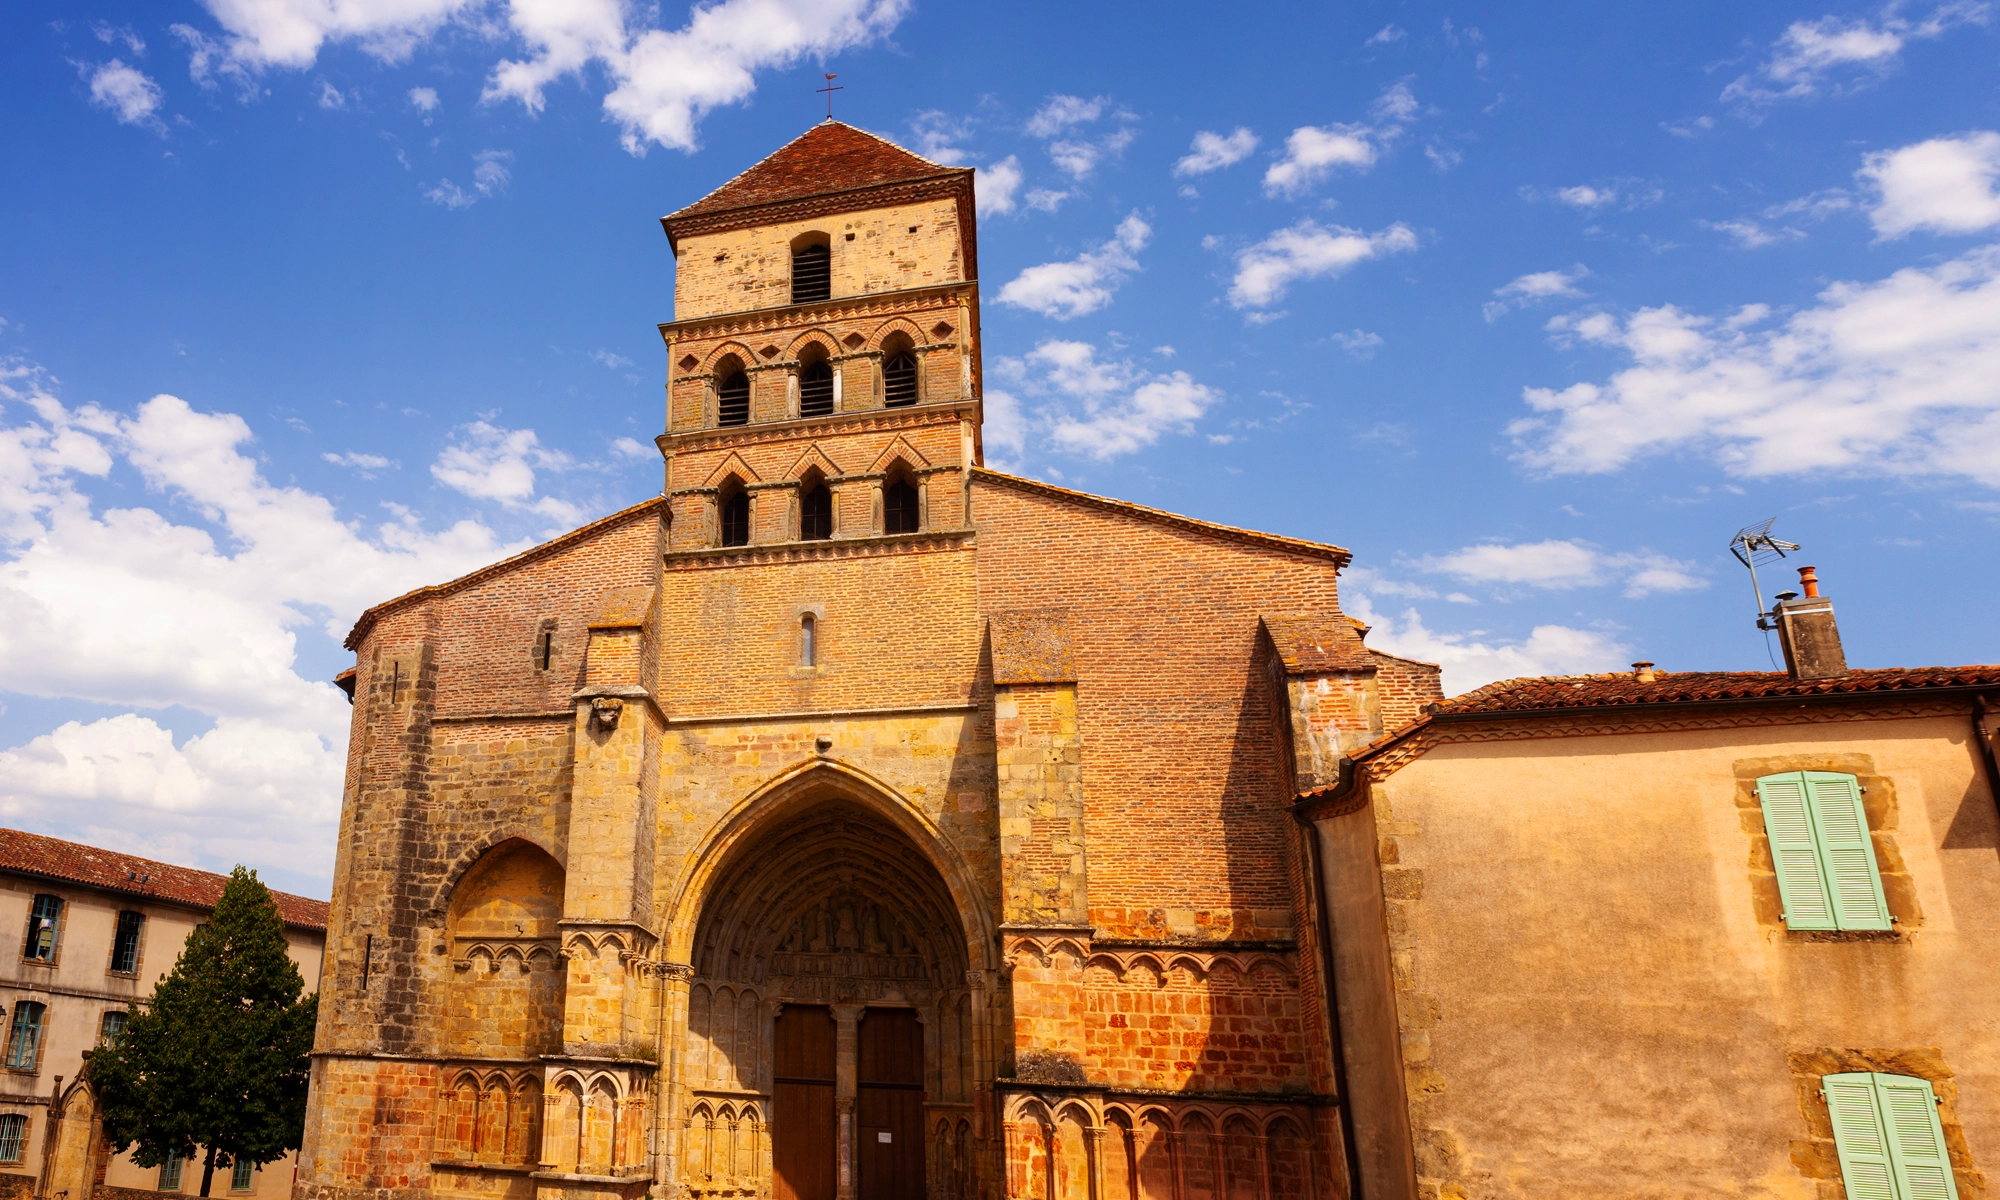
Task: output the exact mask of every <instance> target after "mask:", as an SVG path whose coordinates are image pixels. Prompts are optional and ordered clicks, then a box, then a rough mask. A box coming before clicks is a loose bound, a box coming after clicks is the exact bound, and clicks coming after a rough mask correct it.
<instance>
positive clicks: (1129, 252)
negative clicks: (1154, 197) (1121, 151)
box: [1000, 213, 1153, 321]
mask: <svg viewBox="0 0 2000 1200" xmlns="http://www.w3.org/2000/svg"><path fill="white" fill-rule="evenodd" d="M1152 236H1153V227H1152V226H1150V225H1148V224H1146V222H1145V219H1144V218H1142V217H1140V216H1139V214H1138V213H1133V214H1131V215H1130V216H1128V217H1126V218H1125V219H1124V220H1123V221H1120V222H1119V223H1118V230H1117V232H1116V233H1115V234H1114V235H1113V236H1112V238H1111V240H1109V241H1107V242H1103V243H1101V244H1099V245H1098V246H1097V247H1096V248H1095V249H1091V250H1086V251H1085V252H1083V253H1082V254H1079V255H1077V256H1076V257H1075V258H1073V259H1070V260H1069V261H1068V262H1052V263H1042V264H1041V265H1039V266H1034V267H1029V268H1028V269H1027V270H1025V271H1022V272H1021V273H1020V274H1019V275H1016V276H1014V278H1013V279H1011V280H1009V281H1008V282H1007V286H1005V287H1003V288H1001V289H1000V303H1002V304H1011V305H1013V306H1014V307H1016V308H1025V309H1029V310H1031V311H1033V312H1038V313H1040V314H1042V315H1043V316H1045V317H1054V318H1055V319H1056V320H1058V321H1067V320H1069V319H1070V318H1071V317H1080V316H1082V315H1084V314H1085V313H1092V312H1096V311H1097V310H1098V309H1100V308H1103V307H1104V306H1105V305H1107V304H1109V303H1111V294H1112V293H1113V292H1115V291H1117V290H1118V285H1119V284H1121V283H1123V282H1125V277H1126V276H1127V275H1130V274H1131V273H1132V272H1134V271H1136V270H1138V269H1139V258H1138V255H1139V251H1141V250H1144V249H1145V248H1146V243H1147V241H1148V240H1150V239H1151V238H1152Z"/></svg>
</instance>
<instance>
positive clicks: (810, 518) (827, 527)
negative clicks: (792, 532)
mask: <svg viewBox="0 0 2000 1200" xmlns="http://www.w3.org/2000/svg"><path fill="white" fill-rule="evenodd" d="M803 487H804V490H803V491H802V492H801V493H800V495H799V539H800V540H801V541H807V542H823V541H825V540H826V539H828V538H830V537H832V536H833V489H832V488H830V487H828V486H826V480H824V479H821V478H820V477H819V476H817V475H813V476H809V477H808V478H807V479H806V481H805V483H804V485H803Z"/></svg>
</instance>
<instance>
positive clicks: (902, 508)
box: [882, 479, 919, 533]
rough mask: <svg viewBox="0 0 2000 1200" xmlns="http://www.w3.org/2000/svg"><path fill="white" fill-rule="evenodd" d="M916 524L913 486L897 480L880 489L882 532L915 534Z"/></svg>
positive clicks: (915, 491)
mask: <svg viewBox="0 0 2000 1200" xmlns="http://www.w3.org/2000/svg"><path fill="white" fill-rule="evenodd" d="M918 523H919V522H918V513H917V487H916V485H915V484H913V483H911V482H910V481H909V480H907V479H898V480H897V481H895V482H894V483H892V484H890V485H889V486H888V487H885V488H883V489H882V532H884V533H915V532H917V525H918Z"/></svg>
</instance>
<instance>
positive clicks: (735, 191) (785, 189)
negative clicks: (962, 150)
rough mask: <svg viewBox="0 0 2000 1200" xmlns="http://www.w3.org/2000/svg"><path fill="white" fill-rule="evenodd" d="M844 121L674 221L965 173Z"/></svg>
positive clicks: (825, 126) (801, 140)
mask: <svg viewBox="0 0 2000 1200" xmlns="http://www.w3.org/2000/svg"><path fill="white" fill-rule="evenodd" d="M965 170H966V168H963V167H948V166H945V165H944V164H943V163H935V162H932V161H931V160H930V159H928V158H924V157H921V156H919V155H916V154H912V153H910V152H909V151H908V150H905V149H903V148H902V147H901V146H898V145H896V144H895V143H894V142H891V141H889V140H888V139H886V138H880V137H877V136H875V135H874V134H872V133H869V132H867V131H866V130H861V129H856V128H855V127H854V126H852V125H848V124H845V123H843V122H840V121H822V122H821V123H820V124H818V125H815V126H813V127H812V128H811V129H808V130H806V131H805V132H804V133H802V134H800V135H799V136H798V137H795V138H793V139H792V140H791V141H789V142H787V143H785V144H784V145H783V146H781V147H779V148H778V149H777V151H775V152H774V153H772V154H771V155H770V157H768V158H766V159H764V161H762V162H760V163H758V164H757V165H756V166H754V167H751V168H750V169H749V170H747V171H745V172H743V173H742V174H741V175H738V176H737V177H736V178H734V179H732V180H730V181H729V182H728V183H725V184H723V185H722V186H721V187H719V188H717V189H715V190H714V191H712V192H710V193H709V194H708V195H706V196H703V197H702V198H701V199H699V200H697V201H695V202H694V203H693V204H690V205H688V206H687V207H686V208H683V209H681V210H679V211H678V212H673V213H669V214H668V215H667V217H666V220H668V221H677V220H680V219H682V218H685V217H695V216H701V215H703V214H705V213H715V212H725V211H727V210H729V209H733V208H750V207H753V206H756V205H760V204H777V203H780V202H782V201H786V200H798V199H802V198H804V197H806V196H819V195H825V194H826V193H828V192H845V191H852V190H853V189H855V188H865V187H874V186H877V185H879V184H884V183H901V182H903V181H905V180H910V179H923V178H926V177H928V176H933V175H951V174H958V173H962V172H964V171H965Z"/></svg>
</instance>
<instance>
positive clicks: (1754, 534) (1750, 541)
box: [1729, 517, 1799, 633]
mask: <svg viewBox="0 0 2000 1200" xmlns="http://www.w3.org/2000/svg"><path fill="white" fill-rule="evenodd" d="M1777 520H1778V518H1776V517H1772V518H1771V519H1770V520H1769V521H1766V522H1764V523H1763V524H1762V525H1749V526H1745V527H1744V528H1742V529H1739V530H1737V531H1736V536H1735V537H1733V538H1730V539H1729V552H1730V553H1731V554H1734V555H1735V556H1736V561H1737V562H1740V563H1742V564H1743V565H1744V566H1745V567H1747V568H1749V571H1750V590H1751V591H1752V592H1754V593H1756V595H1757V628H1759V629H1762V630H1764V631H1765V632H1767V633H1768V632H1769V631H1771V630H1773V629H1776V628H1777V627H1778V625H1777V622H1776V621H1774V620H1773V619H1772V614H1773V611H1774V610H1772V609H1767V608H1765V607H1764V589H1763V588H1761V587H1759V586H1758V585H1757V568H1758V567H1762V566H1769V565H1770V564H1772V563H1774V562H1778V561H1779V560H1781V559H1783V558H1784V557H1785V554H1786V552H1787V551H1795V550H1797V549H1798V548H1799V544H1798V543H1797V542H1788V541H1786V540H1784V539H1783V538H1778V537H1772V536H1771V526H1772V525H1773V524H1775V523H1776V522H1777ZM1779 598H1780V599H1783V596H1782V595H1781V596H1780V597H1779Z"/></svg>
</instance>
